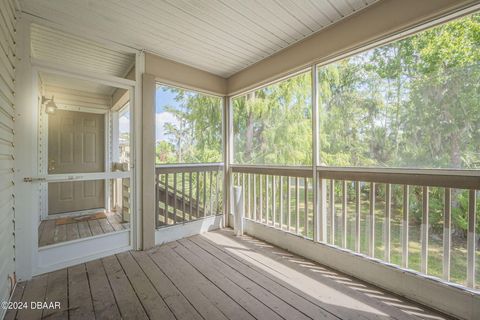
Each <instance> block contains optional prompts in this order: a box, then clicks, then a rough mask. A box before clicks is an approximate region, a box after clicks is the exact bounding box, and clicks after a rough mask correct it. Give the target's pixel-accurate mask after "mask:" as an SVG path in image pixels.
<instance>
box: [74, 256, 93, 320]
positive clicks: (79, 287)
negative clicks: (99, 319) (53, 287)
mask: <svg viewBox="0 0 480 320" xmlns="http://www.w3.org/2000/svg"><path fill="white" fill-rule="evenodd" d="M68 289H69V293H68V312H69V319H70V320H83V319H94V318H95V313H94V311H93V302H92V294H91V293H90V286H89V284H88V275H87V270H86V267H85V265H84V264H81V265H78V266H74V267H71V268H68Z"/></svg>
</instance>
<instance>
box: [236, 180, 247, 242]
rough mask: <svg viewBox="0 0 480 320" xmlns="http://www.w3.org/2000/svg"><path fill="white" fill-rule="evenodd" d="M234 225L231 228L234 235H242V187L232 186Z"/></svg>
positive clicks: (243, 212)
mask: <svg viewBox="0 0 480 320" xmlns="http://www.w3.org/2000/svg"><path fill="white" fill-rule="evenodd" d="M233 193H234V211H233V212H234V220H235V223H234V226H233V230H234V231H235V235H237V236H242V235H243V218H244V215H245V207H244V202H243V198H244V194H243V189H242V188H241V187H234V188H233Z"/></svg>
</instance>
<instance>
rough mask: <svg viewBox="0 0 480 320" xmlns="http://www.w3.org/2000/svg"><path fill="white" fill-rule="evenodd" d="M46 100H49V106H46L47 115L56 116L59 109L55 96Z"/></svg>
mask: <svg viewBox="0 0 480 320" xmlns="http://www.w3.org/2000/svg"><path fill="white" fill-rule="evenodd" d="M45 100H48V102H47V104H46V105H45V113H47V114H54V113H55V111H57V109H58V107H57V105H56V104H55V101H53V96H52V99H45Z"/></svg>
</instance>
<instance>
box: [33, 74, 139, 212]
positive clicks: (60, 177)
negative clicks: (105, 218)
mask: <svg viewBox="0 0 480 320" xmlns="http://www.w3.org/2000/svg"><path fill="white" fill-rule="evenodd" d="M32 69H33V72H35V71H36V68H35V67H34V68H32ZM37 76H38V72H37ZM42 94H43V93H42ZM56 105H57V107H58V109H59V110H65V111H72V112H84V113H92V114H103V115H104V116H105V118H104V148H105V150H104V151H105V153H104V154H105V156H104V168H105V170H104V171H103V172H98V173H99V174H102V173H103V174H104V176H105V185H104V195H105V196H104V208H105V209H106V210H108V209H109V208H108V203H109V197H110V188H109V186H110V180H109V178H108V174H109V173H110V172H111V166H110V165H109V164H110V152H109V148H110V147H111V145H110V144H111V139H110V135H109V132H110V123H111V122H110V117H111V111H110V109H95V108H88V107H82V106H76V105H69V106H66V105H64V104H62V103H56ZM41 108H42V106H41V105H39V106H38V114H39V116H38V118H39V123H40V125H39V128H38V131H37V132H38V133H37V134H38V136H39V139H38V141H39V144H38V147H39V149H41V151H40V152H38V153H39V155H38V177H42V178H43V177H45V181H46V182H47V183H42V184H41V185H40V199H39V200H40V203H41V207H40V221H42V220H50V219H55V218H58V217H68V216H77V215H79V214H80V213H81V211H72V212H67V213H58V214H55V215H53V216H50V215H49V214H48V182H67V181H72V180H75V181H77V179H80V178H81V177H83V176H84V174H83V173H75V174H72V173H66V174H48V125H49V123H48V116H46V115H45V113H44V112H42V110H41ZM40 153H41V154H42V155H43V157H45V159H42V158H41V156H40ZM124 178H131V177H130V172H125V176H124ZM82 180H83V181H84V180H86V179H81V180H78V181H82ZM102 180H103V179H102ZM98 209H100V208H98ZM91 210H95V209H89V210H83V211H91Z"/></svg>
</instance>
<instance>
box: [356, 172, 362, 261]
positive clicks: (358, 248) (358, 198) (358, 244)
mask: <svg viewBox="0 0 480 320" xmlns="http://www.w3.org/2000/svg"><path fill="white" fill-rule="evenodd" d="M360 204H361V203H360V182H359V181H355V252H360V243H361V242H360V231H361V230H360Z"/></svg>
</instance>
